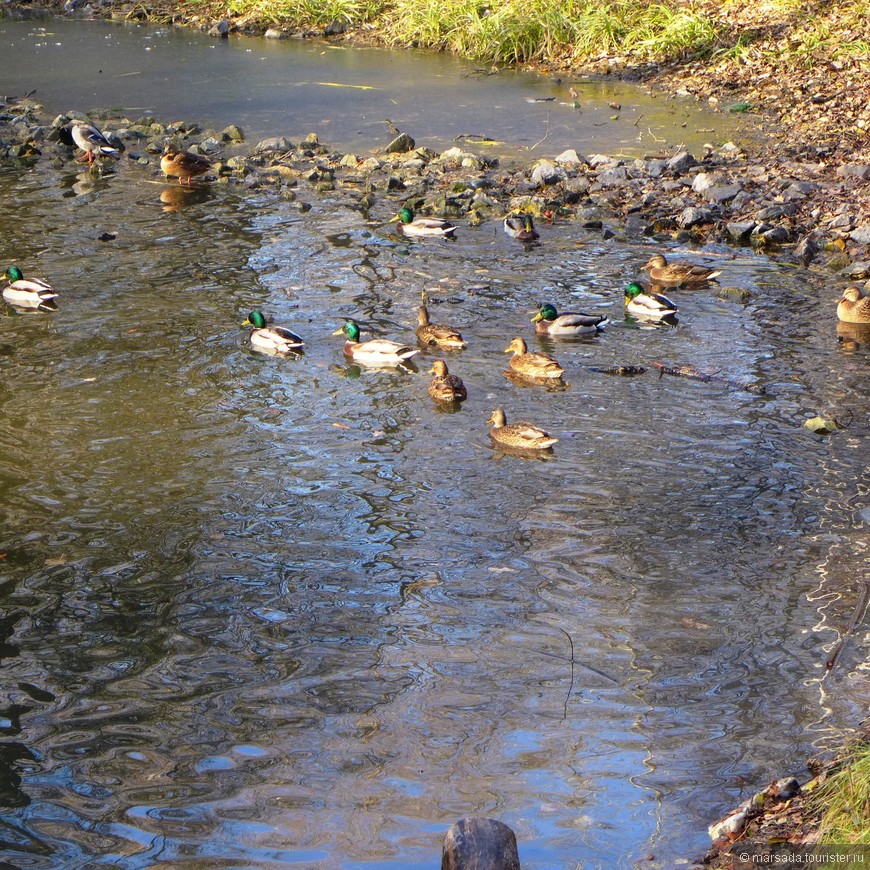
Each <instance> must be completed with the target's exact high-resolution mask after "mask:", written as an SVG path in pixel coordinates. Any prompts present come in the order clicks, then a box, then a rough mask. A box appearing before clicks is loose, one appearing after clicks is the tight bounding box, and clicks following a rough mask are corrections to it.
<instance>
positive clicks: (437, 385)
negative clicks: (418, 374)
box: [429, 359, 468, 405]
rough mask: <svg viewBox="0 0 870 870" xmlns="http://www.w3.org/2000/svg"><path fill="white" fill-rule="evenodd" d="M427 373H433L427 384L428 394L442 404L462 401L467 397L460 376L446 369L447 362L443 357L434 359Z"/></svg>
mask: <svg viewBox="0 0 870 870" xmlns="http://www.w3.org/2000/svg"><path fill="white" fill-rule="evenodd" d="M429 373H430V374H433V375H435V377H434V378H432V383H431V384H429V395H430V396H431V397H432V398H433V399H434V400H435V401H436V402H440V403H442V404H445V405H446V404H451V403H454V402H464V401H465V400H466V399H467V398H468V391H467V390H466V389H465V384H463V383H462V378H460V377H457V376H456V375H451V374H450V373H449V372H448V371H447V363H446V362H444V360H443V359H436V360H435V362H433V363H432V368H431V369H429Z"/></svg>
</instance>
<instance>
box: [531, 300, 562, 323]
mask: <svg viewBox="0 0 870 870" xmlns="http://www.w3.org/2000/svg"><path fill="white" fill-rule="evenodd" d="M556 316H557V315H556V309H555V308H554V307H553V306H552V305H550V303H549V302H545V303H544V304H543V305H542V306H541V307H540V308H539V309H538V313H537V314H536V315H535V316H534V317H533V318H532V323H537V322H538V321H539V320H555V319H556Z"/></svg>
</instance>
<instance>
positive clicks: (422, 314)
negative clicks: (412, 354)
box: [416, 294, 466, 350]
mask: <svg viewBox="0 0 870 870" xmlns="http://www.w3.org/2000/svg"><path fill="white" fill-rule="evenodd" d="M417 323H418V324H419V325H418V326H417V330H416V332H417V338H418V339H419V340H420V341H421V342H422V343H423V344H428V345H430V346H434V345H438V346H439V347H443V348H446V349H447V350H461V349H462V348H463V347H466V342H465V339H463V337H462V335H461V334H460V333H459V332H458V331H457V330H455V329H454V328H453V327H452V326H444V325H443V324H438V323H430V322H429V309H428V308H426V295H425V294H423V304H422V305H421V306H420V308H419V310H418V311H417Z"/></svg>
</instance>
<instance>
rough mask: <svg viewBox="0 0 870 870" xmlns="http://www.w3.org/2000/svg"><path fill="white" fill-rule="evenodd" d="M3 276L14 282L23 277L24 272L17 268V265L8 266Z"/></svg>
mask: <svg viewBox="0 0 870 870" xmlns="http://www.w3.org/2000/svg"><path fill="white" fill-rule="evenodd" d="M3 277H4V278H6V279H7V280H8V281H11V282H12V283H14V282H15V281H20V280H21V279H22V278H23V277H24V273H23V272H22V271H21V269H19V268H18V266H10V267H9V268H8V269H7V270H6V271H5V272H4V273H3Z"/></svg>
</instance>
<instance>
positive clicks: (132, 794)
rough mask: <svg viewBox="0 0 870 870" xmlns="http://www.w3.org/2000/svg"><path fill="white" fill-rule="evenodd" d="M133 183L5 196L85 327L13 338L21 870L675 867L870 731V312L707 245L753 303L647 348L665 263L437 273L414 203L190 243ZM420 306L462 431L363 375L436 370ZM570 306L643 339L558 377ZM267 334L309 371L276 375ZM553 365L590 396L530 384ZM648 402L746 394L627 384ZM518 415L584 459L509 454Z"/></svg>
mask: <svg viewBox="0 0 870 870" xmlns="http://www.w3.org/2000/svg"><path fill="white" fill-rule="evenodd" d="M154 106H155V107H157V108H159V103H157V102H156V101H155V103H154ZM243 122H244V119H243ZM602 150H603V149H602ZM113 170H114V171H113V172H111V173H110V174H107V175H104V176H98V175H91V174H89V173H88V172H87V171H83V170H82V169H81V167H80V166H74V165H73V164H71V163H70V164H67V168H66V170H63V171H60V172H59V171H58V170H55V169H52V168H51V167H50V166H49V165H48V161H47V160H45V161H42V162H41V163H39V164H37V165H36V166H35V167H33V168H26V167H9V166H6V167H3V168H2V169H0V229H2V239H3V259H4V261H7V262H8V261H10V260H12V259H14V260H16V261H17V262H20V263H22V264H23V265H25V266H26V267H27V270H28V271H29V272H30V273H32V274H33V275H34V276H40V275H41V276H45V277H47V278H51V279H52V280H53V282H54V283H55V285H56V286H57V287H59V288H60V289H61V290H62V297H61V299H60V306H59V310H58V311H57V312H56V313H54V314H51V315H42V314H30V315H21V314H19V313H17V312H15V311H13V310H11V309H5V310H3V311H2V316H0V359H2V372H3V377H2V379H0V448H2V450H0V492H2V498H0V511H2V525H0V556H2V559H0V565H2V585H0V595H2V598H0V601H2V615H0V638H2V640H0V654H2V657H3V669H2V680H3V687H4V692H3V697H4V701H3V707H2V709H0V730H2V735H3V740H2V742H0V802H2V807H3V814H2V817H0V854H2V855H3V858H4V860H5V861H6V862H8V863H9V864H10V866H13V867H22V868H23V867H27V868H40V870H42V868H57V867H85V866H88V867H90V866H112V867H124V868H138V867H167V868H168V867H179V866H182V865H185V866H191V867H202V868H206V867H208V868H212V867H246V868H247V867H258V868H267V867H304V868H323V870H325V868H364V867H366V868H367V867H372V868H374V867H378V868H396V870H398V868H409V867H436V866H438V862H439V854H440V841H441V837H442V834H443V832H444V830H445V829H446V827H447V826H448V825H449V824H451V823H452V822H454V821H455V820H456V819H458V818H460V817H462V816H465V815H489V816H494V817H498V818H500V819H502V820H503V821H505V822H506V823H508V824H509V825H510V826H511V827H512V828H513V829H514V830H515V831H516V832H517V836H518V839H519V841H520V855H521V859H522V861H523V866H524V867H528V868H534V870H543V868H547V870H549V868H554V870H555V868H576V867H584V868H630V867H633V866H634V865H633V862H634V861H636V860H639V859H644V861H643V863H644V866H649V867H652V868H668V867H672V866H674V862H675V861H677V860H678V859H679V858H681V857H685V856H689V857H696V856H698V855H700V854H701V853H702V852H703V851H704V849H705V848H706V846H707V837H706V828H707V825H708V824H709V823H710V822H711V821H713V820H714V819H715V818H717V817H718V816H720V815H722V814H724V813H725V812H726V811H727V810H728V809H730V808H731V807H732V806H733V805H734V804H735V803H737V802H738V801H739V800H741V799H743V798H744V797H745V796H747V795H748V794H749V793H750V792H751V791H752V790H755V789H758V788H761V787H764V786H765V785H766V784H767V783H768V782H769V780H770V779H771V778H773V777H775V776H781V775H784V774H787V773H792V772H795V773H798V774H800V773H801V771H802V769H803V761H804V759H805V758H806V757H807V756H808V755H810V754H813V753H814V752H815V751H816V750H817V748H818V747H825V746H828V745H831V744H833V743H836V742H837V740H838V739H839V736H840V735H841V734H842V732H843V731H844V730H846V729H848V728H849V727H851V726H853V725H854V724H855V723H856V722H857V721H858V719H859V717H860V716H861V715H862V713H863V711H864V710H865V708H866V702H867V686H866V670H865V665H864V661H865V659H866V654H867V645H866V639H865V637H864V636H863V635H860V634H859V636H858V637H857V638H855V639H854V641H853V642H852V644H851V645H850V646H847V647H846V649H845V651H844V652H843V654H842V656H841V659H840V661H839V663H838V665H837V668H836V669H835V670H834V671H833V672H832V673H831V674H830V675H828V676H827V677H824V661H825V659H826V657H827V655H828V652H829V650H830V649H831V647H832V645H833V644H834V642H835V641H836V640H837V638H838V635H837V632H836V629H837V628H841V627H842V626H843V625H845V624H846V623H847V622H848V619H849V617H850V615H851V611H852V607H853V606H854V601H855V595H856V581H857V580H858V579H859V578H861V577H862V576H866V574H867V569H868V556H867V550H866V531H865V527H864V522H865V520H866V517H867V516H868V488H870V476H868V472H867V460H868V451H867V434H868V429H867V403H866V395H867V388H868V385H867V361H868V346H870V345H868V341H870V336H862V335H860V334H858V335H855V334H849V335H844V336H839V337H838V334H837V327H836V324H835V322H834V320H833V299H834V298H835V297H836V295H837V293H838V290H837V289H835V288H831V287H826V288H821V287H819V286H818V285H817V284H816V283H815V282H814V280H813V279H812V277H811V276H810V275H809V274H808V273H806V272H804V271H801V270H795V269H793V268H784V267H780V266H777V265H775V264H772V263H770V262H768V261H766V260H765V259H763V258H761V257H755V256H753V255H751V254H749V253H748V252H747V251H745V250H737V249H727V248H718V247H710V248H707V249H705V250H703V251H694V252H689V253H690V254H691V256H692V257H693V258H694V259H696V260H698V261H701V260H703V261H705V262H709V263H715V264H717V265H719V266H720V267H721V268H722V270H723V276H722V278H721V282H722V284H723V285H726V286H736V287H739V288H742V289H744V290H745V291H747V292H748V301H747V302H745V303H740V302H737V301H730V300H724V299H720V298H717V296H716V295H715V294H714V292H713V291H711V290H703V289H702V290H696V291H692V292H685V293H675V294H674V295H675V297H676V298H677V300H678V302H679V304H680V309H681V310H680V315H679V318H680V319H679V323H678V325H677V326H676V327H674V328H658V329H656V328H642V327H641V326H640V325H639V324H636V323H631V322H628V321H625V320H624V319H623V309H622V301H621V293H620V290H621V288H622V287H623V286H624V284H625V283H626V279H627V278H631V277H634V276H636V275H637V274H638V268H639V266H640V265H641V264H642V263H643V262H645V261H646V259H647V258H648V256H649V254H650V251H651V250H652V249H651V247H650V246H649V243H648V242H644V241H643V240H640V239H632V238H627V239H626V238H621V237H620V238H616V239H613V240H611V241H608V242H605V241H602V239H601V236H600V234H596V233H587V232H585V231H583V230H581V229H579V228H578V227H577V226H576V225H574V224H571V223H562V224H556V225H554V226H550V227H542V228H541V229H542V243H541V245H540V246H539V247H535V248H529V249H526V248H523V247H522V246H520V245H518V244H516V243H515V242H513V240H511V239H509V238H507V237H506V236H505V235H504V233H502V232H501V227H500V225H499V224H497V223H495V222H493V223H489V224H484V225H483V226H481V227H479V228H477V229H470V228H468V227H465V226H463V227H462V228H461V229H460V232H459V234H458V239H457V240H456V241H455V243H452V244H451V243H446V242H435V243H423V244H420V243H408V242H407V241H405V240H401V239H397V238H396V237H395V236H393V235H391V233H390V231H389V229H388V228H387V227H386V226H385V225H384V224H383V223H382V221H384V220H386V219H387V218H388V217H389V216H390V215H392V214H393V213H394V212H395V210H396V207H395V206H396V204H395V201H389V200H387V199H386V198H385V197H382V198H381V199H379V200H378V201H377V202H376V204H375V207H374V208H373V210H372V218H373V220H372V221H371V222H366V221H365V220H364V219H363V217H362V216H361V215H360V213H359V212H356V211H353V210H350V209H349V208H348V207H347V204H348V201H347V198H345V197H342V196H340V195H339V194H336V195H335V196H334V197H333V198H327V199H316V198H315V199H312V202H313V205H314V207H313V208H312V210H311V211H310V212H309V213H307V214H300V213H299V212H298V211H297V210H295V209H294V208H293V205H292V204H290V203H286V202H283V201H281V200H279V199H278V198H277V197H276V196H275V194H274V192H272V191H266V192H246V193H240V192H239V191H238V190H236V189H233V188H229V187H226V186H219V185H212V186H211V187H210V188H209V189H208V190H207V191H206V192H204V193H200V194H198V195H195V196H192V197H190V200H191V201H190V202H189V204H188V205H187V207H186V208H182V209H180V210H171V209H170V210H166V209H165V208H164V203H162V202H161V200H160V193H161V191H162V190H163V188H162V187H161V186H159V185H155V184H154V183H153V182H154V175H153V174H152V170H149V169H148V168H147V167H141V166H135V165H132V164H130V163H128V162H127V161H123V162H121V163H120V164H117V165H115V166H114V167H113ZM22 217H26V220H24V219H22ZM105 231H111V232H114V233H116V234H117V238H116V239H115V240H114V241H109V242H101V241H98V240H97V237H98V236H100V234H101V233H103V232H105ZM675 253H676V252H675ZM681 253H682V254H683V255H684V256H685V255H686V253H687V252H685V251H682V252H681ZM423 289H426V290H428V292H429V293H430V295H431V297H432V303H431V306H430V310H431V311H432V313H433V319H436V318H437V319H438V320H443V321H448V322H451V323H455V324H456V325H458V326H460V327H461V328H462V331H463V333H464V334H465V336H466V338H467V339H468V340H469V347H468V349H467V350H466V351H464V352H462V353H461V354H454V355H451V356H450V358H449V365H450V368H451V371H453V372H454V373H456V374H459V375H460V376H461V377H463V378H464V379H465V382H466V384H467V386H468V389H469V399H468V401H467V402H466V403H465V404H464V405H463V407H462V410H461V411H459V412H458V413H444V412H440V411H438V410H436V409H435V408H434V407H433V406H432V404H431V402H430V400H429V398H428V396H427V394H426V387H427V385H428V381H429V376H428V375H427V374H426V372H427V370H428V368H429V367H430V365H431V359H432V355H429V354H426V353H421V354H420V355H419V356H418V357H417V358H416V361H417V366H416V369H417V370H416V371H411V372H401V371H398V370H366V369H363V370H360V369H358V368H357V367H354V366H349V365H347V364H346V363H345V362H344V360H343V357H342V354H341V340H340V339H339V338H335V337H331V336H330V333H331V332H332V331H333V330H335V329H336V328H337V327H338V326H339V325H340V324H341V322H342V318H343V317H345V316H349V315H351V316H356V317H358V318H360V319H362V320H365V322H366V323H367V324H368V325H369V326H370V327H371V329H372V331H373V332H374V333H375V334H378V335H384V336H391V337H394V338H399V339H402V340H408V339H410V338H411V337H412V334H413V333H412V328H413V325H414V323H415V317H416V310H417V306H418V304H419V300H420V293H421V291H422V290H423ZM786 297H787V298H788V300H789V305H787V306H785V305H783V299H784V298H786ZM542 299H550V300H552V301H553V302H555V303H556V304H557V306H558V307H561V308H564V309H566V310H568V309H572V308H573V309H586V310H594V311H601V312H607V313H609V314H610V316H611V317H612V318H613V322H612V323H611V325H610V326H609V327H608V329H607V330H606V331H605V332H604V333H603V334H602V335H600V336H597V337H594V338H590V339H586V340H575V341H561V342H559V343H557V344H554V343H551V342H544V341H539V340H537V339H534V338H533V337H532V333H531V326H530V324H529V317H530V314H531V312H532V311H533V309H534V308H535V306H536V304H537V303H538V302H539V301H541V300H542ZM257 307H261V308H263V309H264V310H266V311H269V312H271V313H273V314H274V315H275V317H276V320H277V321H278V322H280V323H285V324H287V325H288V326H290V327H292V328H294V329H295V330H297V331H298V332H300V333H301V334H302V335H303V336H304V337H305V338H306V340H307V345H306V351H305V354H304V356H302V357H300V358H298V359H293V360H288V359H276V358H271V357H267V356H263V355H260V354H257V353H253V352H251V350H250V348H249V346H248V343H247V333H246V331H245V330H242V329H240V328H239V326H238V324H239V323H240V322H241V320H243V319H244V316H245V315H246V313H247V312H248V311H249V310H251V309H252V308H257ZM518 334H522V335H525V336H526V337H527V338H529V341H530V343H531V344H532V345H533V346H534V347H535V348H538V349H544V350H546V351H548V352H552V353H554V354H555V355H556V356H557V357H558V359H559V360H560V361H561V363H562V364H563V366H564V367H565V369H566V370H567V381H568V383H569V386H568V389H567V390H565V391H563V392H547V391H544V390H541V389H539V388H522V387H518V386H516V385H515V384H513V383H511V382H510V381H508V380H507V379H506V378H505V377H504V376H503V374H502V371H503V369H504V366H505V362H506V359H507V358H506V357H505V356H504V355H503V353H502V351H503V350H504V348H505V347H506V346H507V344H508V343H509V341H510V339H511V338H512V337H513V336H514V335H518ZM838 339H839V340H838ZM655 362H664V363H667V364H671V365H677V364H685V365H690V366H694V367H696V368H698V369H703V370H705V371H718V373H719V375H720V378H719V379H717V380H713V381H709V382H698V381H691V380H687V379H684V378H677V377H658V375H657V374H656V373H655V372H654V371H653V370H650V371H647V373H646V374H644V375H640V376H637V377H633V378H624V377H616V376H613V375H608V374H604V373H601V372H596V371H593V368H594V367H602V366H610V365H620V364H634V365H637V364H643V365H646V366H648V367H650V368H651V367H652V365H653V364H654V363H655ZM746 385H750V386H760V385H763V386H765V387H766V392H765V393H759V392H756V391H752V390H747V389H743V387H744V386H746ZM497 405H501V406H503V407H504V408H505V409H506V411H507V414H508V419H509V420H511V419H518V418H526V419H530V420H533V421H535V422H537V423H539V424H540V425H543V426H545V427H546V428H548V429H550V430H551V431H553V432H554V433H556V434H557V435H558V436H559V438H560V441H559V443H558V445H557V446H556V449H555V453H554V456H553V457H552V458H551V459H550V460H549V461H530V460H525V459H521V458H517V457H514V456H503V455H499V454H498V453H496V452H494V451H493V450H492V448H491V447H490V445H489V443H488V437H487V427H486V425H485V423H484V421H485V420H486V418H487V417H488V415H489V414H490V412H491V410H492V408H493V407H495V406H497ZM820 412H822V413H828V414H833V415H834V416H838V417H839V418H841V419H843V420H849V419H850V418H851V420H852V422H851V425H850V426H849V428H848V429H846V430H845V431H840V432H837V433H835V434H834V435H833V436H832V437H829V438H820V437H818V436H814V435H812V434H810V433H808V432H807V431H806V430H805V429H803V428H802V424H803V421H804V419H805V418H806V417H809V416H812V415H814V414H816V413H820ZM823 677H824V678H823ZM744 780H745V782H746V785H741V782H742V781H744ZM647 856H653V859H652V860H645V859H646V857H647Z"/></svg>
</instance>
